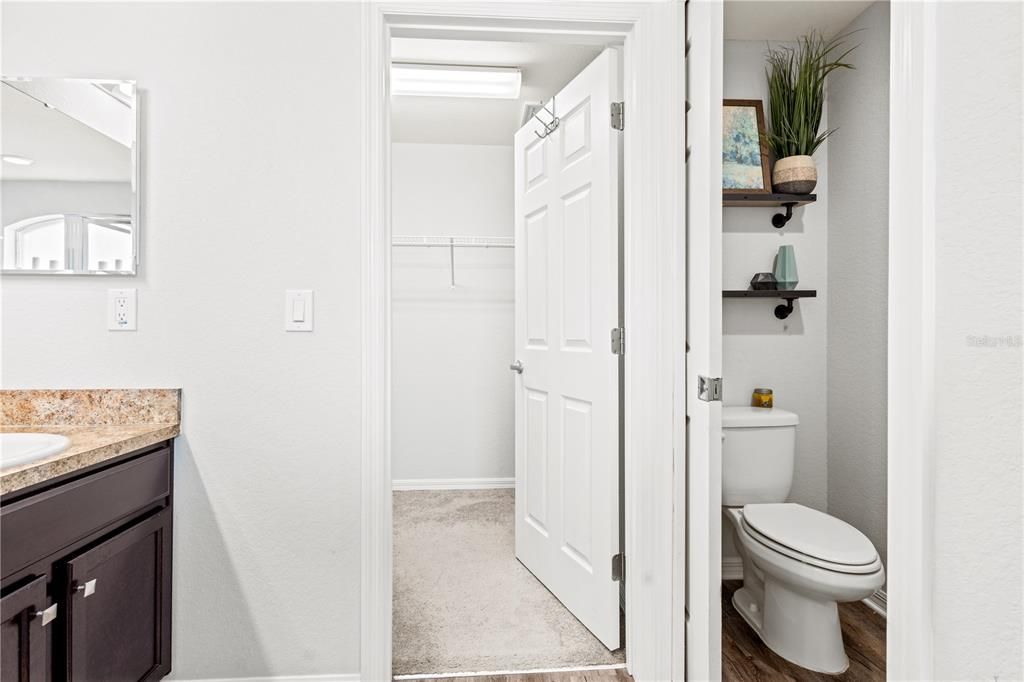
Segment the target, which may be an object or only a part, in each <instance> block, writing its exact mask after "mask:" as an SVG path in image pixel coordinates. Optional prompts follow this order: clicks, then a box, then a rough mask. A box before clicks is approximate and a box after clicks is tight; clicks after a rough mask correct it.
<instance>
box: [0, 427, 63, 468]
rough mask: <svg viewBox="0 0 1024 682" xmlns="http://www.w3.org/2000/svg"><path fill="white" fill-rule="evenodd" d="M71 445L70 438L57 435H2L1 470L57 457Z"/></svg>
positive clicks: (0, 442)
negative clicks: (52, 456)
mask: <svg viewBox="0 0 1024 682" xmlns="http://www.w3.org/2000/svg"><path fill="white" fill-rule="evenodd" d="M70 444H71V439H70V438H68V437H67V436H58V435H57V434H55V433H0V469H6V468H7V467H13V466H18V465H20V464H28V463H29V462H34V461H36V460H37V459H42V458H44V457H50V456H51V455H56V454H58V453H60V452H63V451H64V450H66V449H67V447H68V445H70Z"/></svg>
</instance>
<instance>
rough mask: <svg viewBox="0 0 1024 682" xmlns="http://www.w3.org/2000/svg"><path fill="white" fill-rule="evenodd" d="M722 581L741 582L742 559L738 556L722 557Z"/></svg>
mask: <svg viewBox="0 0 1024 682" xmlns="http://www.w3.org/2000/svg"><path fill="white" fill-rule="evenodd" d="M722 580H743V559H741V558H739V557H738V556H724V557H722Z"/></svg>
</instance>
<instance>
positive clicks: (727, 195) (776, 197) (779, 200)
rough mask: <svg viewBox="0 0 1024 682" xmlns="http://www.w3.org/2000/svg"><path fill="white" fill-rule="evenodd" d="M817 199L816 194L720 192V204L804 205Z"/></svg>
mask: <svg viewBox="0 0 1024 682" xmlns="http://www.w3.org/2000/svg"><path fill="white" fill-rule="evenodd" d="M817 200H818V195H817V194H732V193H731V192H722V206H761V207H770V206H786V205H790V204H791V205H793V206H805V205H807V204H813V203H814V202H815V201H817Z"/></svg>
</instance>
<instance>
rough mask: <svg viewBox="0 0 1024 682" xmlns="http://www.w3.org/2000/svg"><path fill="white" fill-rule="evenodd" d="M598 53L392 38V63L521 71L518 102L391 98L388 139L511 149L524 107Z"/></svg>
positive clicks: (542, 45) (529, 45) (595, 50)
mask: <svg viewBox="0 0 1024 682" xmlns="http://www.w3.org/2000/svg"><path fill="white" fill-rule="evenodd" d="M601 50H602V48H601V47H600V46H595V45H560V44H555V43H519V42H499V41H478V40H434V39H430V40H427V39H418V38H395V39H393V40H392V41H391V57H392V60H393V61H396V62H419V63H424V64H466V65H479V66H516V67H519V68H520V69H521V70H522V73H523V87H522V91H521V93H520V98H519V99H518V100H502V99H476V98H463V97H409V96H394V97H392V98H391V137H392V140H394V141H395V142H419V143H436V144H497V145H511V144H512V136H513V134H515V131H517V130H519V128H520V124H521V121H522V115H523V107H524V105H525V104H527V103H528V102H542V101H546V100H547V99H549V98H551V96H552V95H554V94H555V93H557V92H558V91H559V90H561V89H562V87H563V86H564V85H565V84H566V83H568V82H569V81H570V80H572V78H573V76H575V75H576V74H577V73H579V72H580V71H582V70H583V67H584V66H586V65H587V64H589V63H590V62H591V61H593V59H594V58H595V57H597V55H599V54H600V53H601Z"/></svg>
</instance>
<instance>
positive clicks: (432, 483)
mask: <svg viewBox="0 0 1024 682" xmlns="http://www.w3.org/2000/svg"><path fill="white" fill-rule="evenodd" d="M515 487H516V479H514V478H405V479H397V480H394V481H392V482H391V489H392V490H494V489H496V488H515Z"/></svg>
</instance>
